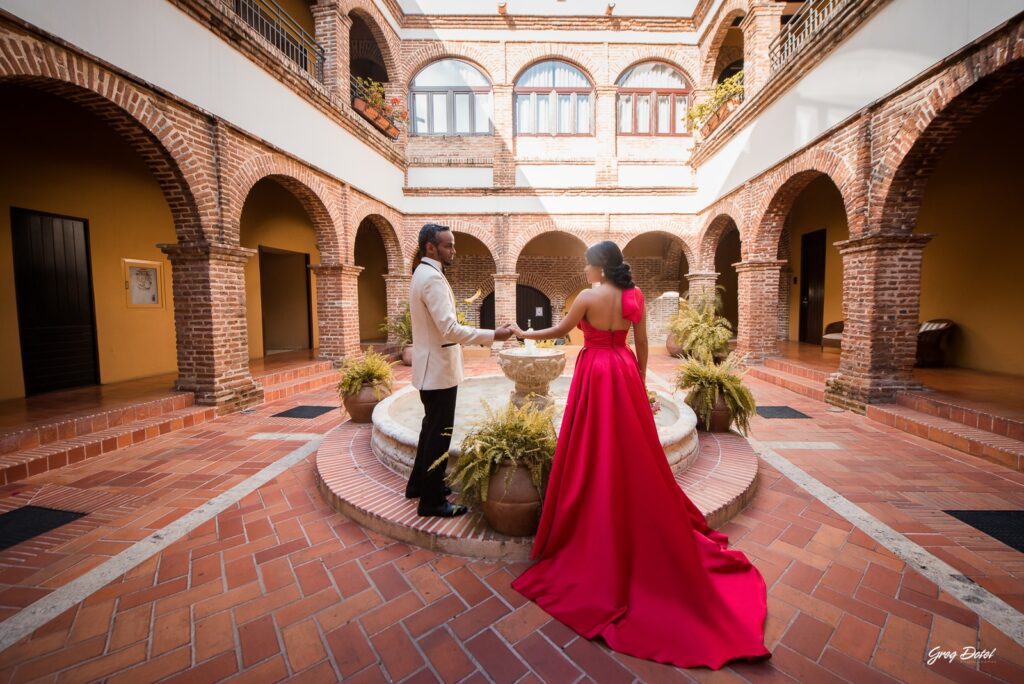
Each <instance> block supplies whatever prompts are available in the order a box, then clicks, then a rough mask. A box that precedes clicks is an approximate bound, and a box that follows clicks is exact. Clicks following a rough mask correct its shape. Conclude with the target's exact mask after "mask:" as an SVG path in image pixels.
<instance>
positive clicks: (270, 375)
mask: <svg viewBox="0 0 1024 684" xmlns="http://www.w3.org/2000/svg"><path fill="white" fill-rule="evenodd" d="M333 370H334V362H333V361H329V360H324V361H310V362H309V363H307V364H305V365H302V366H296V367H294V368H285V369H282V370H276V371H268V372H266V373H262V374H259V375H255V376H254V379H255V380H256V381H257V382H259V383H260V384H261V385H263V387H264V389H266V388H268V387H275V386H277V385H284V384H288V383H291V382H294V381H296V380H299V379H302V378H309V377H312V376H314V375H322V374H324V373H327V372H328V371H333Z"/></svg>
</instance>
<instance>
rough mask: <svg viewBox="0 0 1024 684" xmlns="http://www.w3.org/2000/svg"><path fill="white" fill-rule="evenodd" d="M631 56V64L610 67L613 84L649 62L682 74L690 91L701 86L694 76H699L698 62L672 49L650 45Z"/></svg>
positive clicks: (621, 63)
mask: <svg viewBox="0 0 1024 684" xmlns="http://www.w3.org/2000/svg"><path fill="white" fill-rule="evenodd" d="M629 56H630V58H631V61H629V62H614V63H611V64H610V65H609V69H608V76H609V78H610V79H611V83H612V84H615V83H618V82H619V79H620V78H622V75H623V74H624V73H626V72H627V71H629V70H630V69H632V68H633V67H635V66H639V65H641V64H646V63H647V62H661V63H662V64H667V65H668V66H670V67H672V68H673V69H675V70H677V71H678V72H679V73H681V74H682V75H683V78H685V79H686V82H687V83H688V84H689V85H690V90H694V89H695V88H697V87H699V84H698V83H697V81H696V80H695V79H694V77H693V75H694V74H698V75H699V70H698V66H697V63H696V61H695V60H694V59H693V58H692V57H690V56H689V55H683V54H680V53H679V52H677V51H676V50H673V49H671V48H669V49H664V48H660V47H659V46H655V45H650V46H645V47H644V48H643V49H638V50H633V51H631V53H630V55H629ZM612 75H614V78H611V77H612Z"/></svg>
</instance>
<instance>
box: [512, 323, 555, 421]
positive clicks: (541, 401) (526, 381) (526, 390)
mask: <svg viewBox="0 0 1024 684" xmlns="http://www.w3.org/2000/svg"><path fill="white" fill-rule="evenodd" d="M532 341H533V340H527V342H532ZM498 365H499V366H501V370H502V371H503V372H504V373H505V377H507V378H508V379H509V380H511V381H512V382H514V383H515V384H516V385H515V387H513V388H512V392H511V393H510V394H509V401H510V402H512V404H514V405H515V406H516V407H522V406H523V405H524V404H527V403H532V404H533V405H534V406H536V407H537V408H539V409H545V408H547V407H548V406H551V404H553V403H554V400H553V399H552V398H551V381H552V380H554V379H555V378H557V377H558V376H559V375H561V374H562V371H563V370H565V352H564V351H562V350H561V349H556V348H555V347H543V348H538V347H535V346H533V345H529V344H528V345H527V346H526V347H513V348H512V349H503V350H501V351H500V352H498Z"/></svg>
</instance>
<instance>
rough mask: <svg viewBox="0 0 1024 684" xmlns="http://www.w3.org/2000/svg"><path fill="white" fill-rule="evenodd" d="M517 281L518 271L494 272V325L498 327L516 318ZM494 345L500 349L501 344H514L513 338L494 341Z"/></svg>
mask: <svg viewBox="0 0 1024 684" xmlns="http://www.w3.org/2000/svg"><path fill="white" fill-rule="evenodd" d="M518 281H519V274H518V273H495V274H494V327H495V328H499V327H501V326H502V325H503V324H505V323H512V322H515V320H516V283H517V282H518ZM494 344H495V347H497V348H498V349H501V348H502V347H503V346H514V345H515V344H517V343H516V341H515V339H514V338H511V339H509V340H508V341H506V342H495V343H494Z"/></svg>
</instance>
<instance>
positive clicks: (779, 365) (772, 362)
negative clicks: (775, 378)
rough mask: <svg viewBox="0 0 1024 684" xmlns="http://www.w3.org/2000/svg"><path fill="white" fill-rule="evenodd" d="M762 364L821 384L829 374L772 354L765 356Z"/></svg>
mask: <svg viewBox="0 0 1024 684" xmlns="http://www.w3.org/2000/svg"><path fill="white" fill-rule="evenodd" d="M764 365H765V366H767V367H768V368H774V369H775V370H780V371H782V372H783V373H789V374H790V375H795V376H797V377H800V378H805V379H807V380H814V381H815V382H820V383H821V384H823V385H824V384H825V380H826V379H827V378H828V375H829V374H828V371H823V370H821V369H818V368H810V367H808V366H801V365H800V364H798V363H793V362H792V361H788V360H786V359H780V358H778V357H774V356H769V357H768V358H766V359H765V360H764Z"/></svg>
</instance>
